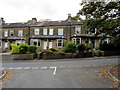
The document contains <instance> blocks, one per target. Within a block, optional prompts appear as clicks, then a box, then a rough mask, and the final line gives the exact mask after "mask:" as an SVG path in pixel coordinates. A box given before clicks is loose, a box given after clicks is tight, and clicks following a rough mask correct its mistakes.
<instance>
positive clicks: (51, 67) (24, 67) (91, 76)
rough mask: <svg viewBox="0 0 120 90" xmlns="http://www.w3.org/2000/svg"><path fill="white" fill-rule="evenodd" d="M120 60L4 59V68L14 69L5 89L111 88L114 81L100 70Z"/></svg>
mask: <svg viewBox="0 0 120 90" xmlns="http://www.w3.org/2000/svg"><path fill="white" fill-rule="evenodd" d="M119 60H120V57H108V58H79V59H64V60H58V61H56V60H49V61H40V60H34V61H32V60H31V61H30V60H29V61H11V60H9V61H3V62H2V66H3V68H4V69H8V70H10V71H11V72H12V73H11V74H12V75H11V76H12V77H10V78H8V79H7V80H6V81H4V82H3V88H112V87H113V82H112V81H111V80H109V79H107V78H104V77H100V76H99V73H100V72H101V70H102V69H103V68H104V67H106V66H111V65H117V64H118V62H119Z"/></svg>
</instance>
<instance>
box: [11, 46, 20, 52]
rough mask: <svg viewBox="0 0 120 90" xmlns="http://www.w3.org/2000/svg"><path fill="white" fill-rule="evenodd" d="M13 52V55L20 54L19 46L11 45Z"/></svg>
mask: <svg viewBox="0 0 120 90" xmlns="http://www.w3.org/2000/svg"><path fill="white" fill-rule="evenodd" d="M11 47H12V50H11V53H12V54H19V53H20V50H19V46H17V45H15V44H11Z"/></svg>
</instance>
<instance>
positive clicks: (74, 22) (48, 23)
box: [0, 20, 82, 28]
mask: <svg viewBox="0 0 120 90" xmlns="http://www.w3.org/2000/svg"><path fill="white" fill-rule="evenodd" d="M80 24H82V22H81V21H77V20H72V21H46V22H34V23H33V22H31V23H5V24H3V25H0V27H1V28H12V27H38V26H39V27H43V26H68V25H80Z"/></svg>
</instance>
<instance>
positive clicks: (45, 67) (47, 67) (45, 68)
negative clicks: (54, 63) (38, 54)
mask: <svg viewBox="0 0 120 90" xmlns="http://www.w3.org/2000/svg"><path fill="white" fill-rule="evenodd" d="M47 68H48V67H41V68H40V69H47Z"/></svg>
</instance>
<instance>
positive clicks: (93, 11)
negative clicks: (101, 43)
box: [79, 1, 120, 37]
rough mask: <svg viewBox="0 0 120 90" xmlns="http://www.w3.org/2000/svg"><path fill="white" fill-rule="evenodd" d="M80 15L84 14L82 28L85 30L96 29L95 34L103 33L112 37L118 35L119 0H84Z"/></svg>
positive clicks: (119, 23) (119, 32) (119, 33)
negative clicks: (101, 0) (103, 0)
mask: <svg viewBox="0 0 120 90" xmlns="http://www.w3.org/2000/svg"><path fill="white" fill-rule="evenodd" d="M81 5H83V8H82V9H81V10H80V11H79V14H80V15H84V16H86V20H85V21H84V28H85V30H86V32H87V31H91V32H92V31H94V30H95V29H96V30H97V33H96V34H97V35H98V34H100V33H105V35H110V36H113V37H116V36H119V35H120V30H119V29H120V18H119V15H120V11H119V9H120V8H119V7H120V1H119V2H84V3H81Z"/></svg>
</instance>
